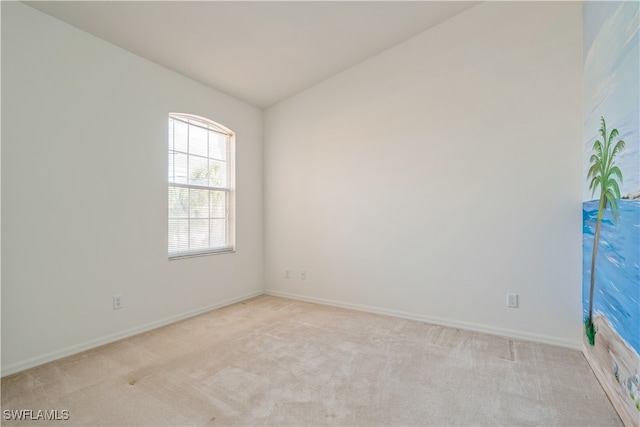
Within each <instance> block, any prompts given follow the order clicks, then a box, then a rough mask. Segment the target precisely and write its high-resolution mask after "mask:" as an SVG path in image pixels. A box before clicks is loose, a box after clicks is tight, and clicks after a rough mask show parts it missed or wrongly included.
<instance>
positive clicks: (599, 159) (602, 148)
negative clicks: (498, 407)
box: [584, 117, 625, 345]
mask: <svg viewBox="0 0 640 427" xmlns="http://www.w3.org/2000/svg"><path fill="white" fill-rule="evenodd" d="M600 136H601V137H602V141H600V140H599V139H598V140H596V142H594V143H593V152H594V154H592V155H591V158H590V159H589V163H591V168H589V172H588V173H587V180H589V179H590V180H591V181H589V189H590V190H591V194H592V195H593V194H595V192H596V190H597V189H598V188H599V189H600V203H599V205H598V217H597V220H596V231H595V235H594V238H593V255H592V256H591V287H590V289H589V317H587V319H586V320H585V322H584V323H585V331H586V334H587V338H588V339H589V344H591V345H594V344H595V337H596V329H595V327H594V325H593V291H594V287H595V273H596V257H597V255H598V244H599V242H600V227H601V224H602V213H603V212H604V210H605V209H606V208H607V206H609V207H610V208H611V212H612V213H613V221H614V223H615V222H617V221H618V217H619V213H618V199H620V184H622V172H621V171H620V168H619V167H618V166H616V165H615V157H616V155H617V154H618V153H620V151H622V150H623V149H624V146H625V143H624V141H623V140H621V139H619V140H618V142H616V143H615V145H614V140H615V139H616V138H617V137H618V130H617V129H613V130H612V131H611V132H610V133H609V134H608V136H607V124H606V122H605V120H604V117H601V118H600Z"/></svg>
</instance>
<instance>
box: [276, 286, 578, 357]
mask: <svg viewBox="0 0 640 427" xmlns="http://www.w3.org/2000/svg"><path fill="white" fill-rule="evenodd" d="M264 293H265V295H273V296H277V297H283V298H290V299H295V300H300V301H307V302H313V303H317V304H324V305H330V306H333V307H341V308H348V309H351V310H358V311H364V312H367V313H374V314H384V315H387V316H393V317H399V318H402V319H409V320H417V321H419V322H425V323H432V324H435V325H440V326H447V327H450V328H458V329H464V330H468V331H474V332H482V333H485V334H489V335H498V336H501V337H507V338H514V339H517V340H523V341H533V342H538V343H542V344H551V345H555V346H560V347H566V348H570V349H572V350H581V349H582V341H580V340H570V339H565V338H559V337H554V336H549V335H541V334H534V333H531V332H524V331H518V330H515V329H507V328H497V327H493V326H489V325H482V324H478V323H471V322H463V321H459V320H453V319H446V318H442V317H435V316H425V315H423V314H415V313H407V312H404V311H397V310H389V309H386V308H380V307H372V306H368V305H361V304H353V303H347V302H342V301H335V300H330V299H325V298H315V297H308V296H304V295H298V294H293V293H289V292H280V291H274V290H265V292H264Z"/></svg>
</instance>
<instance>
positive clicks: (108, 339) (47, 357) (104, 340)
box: [2, 290, 264, 377]
mask: <svg viewBox="0 0 640 427" xmlns="http://www.w3.org/2000/svg"><path fill="white" fill-rule="evenodd" d="M263 294H264V292H263V291H262V290H260V291H256V292H250V293H248V294H244V295H241V296H239V297H235V298H231V299H228V300H225V301H221V302H218V303H214V304H210V305H207V306H205V307H201V308H197V309H195V310H191V311H188V312H185V313H181V314H178V315H175V316H171V317H167V318H164V319H161V320H158V321H155V322H151V323H147V324H145V325H141V326H137V327H134V328H131V329H127V330H124V331H121V332H116V333H115V334H110V335H106V336H103V337H100V338H96V339H93V340H89V341H85V342H83V343H80V344H76V345H72V346H69V347H66V348H62V349H60V350H56V351H52V352H50V353H47V354H43V355H41V356H36V357H31V358H29V359H26V360H21V361H19V362H15V363H11V364H9V365H7V366H2V377H5V376H7V375H11V374H15V373H16V372H20V371H24V370H25V369H29V368H33V367H35V366H39V365H42V364H44V363H48V362H52V361H54V360H57V359H62V358H63V357H67V356H72V355H74V354H77V353H81V352H83V351H87V350H91V349H92V348H96V347H100V346H102V345H105V344H109V343H112V342H114V341H118V340H121V339H124V338H128V337H131V336H133V335H137V334H141V333H143V332H147V331H150V330H152V329H156V328H160V327H162V326H166V325H169V324H171V323H175V322H178V321H180V320H184V319H188V318H189V317H194V316H197V315H199V314H202V313H206V312H207V311H211V310H215V309H217V308H222V307H225V306H228V305H231V304H235V303H238V302H241V301H244V300H247V299H249V298H253V297H257V296H260V295H263Z"/></svg>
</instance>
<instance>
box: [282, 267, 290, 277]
mask: <svg viewBox="0 0 640 427" xmlns="http://www.w3.org/2000/svg"><path fill="white" fill-rule="evenodd" d="M284 278H285V279H291V270H289V269H288V268H287V269H286V270H284Z"/></svg>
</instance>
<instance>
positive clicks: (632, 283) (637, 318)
mask: <svg viewBox="0 0 640 427" xmlns="http://www.w3.org/2000/svg"><path fill="white" fill-rule="evenodd" d="M618 208H619V212H620V218H619V220H618V223H617V224H615V225H614V223H613V215H612V213H611V209H607V210H605V212H604V214H603V217H602V226H601V229H600V245H599V246H598V257H597V260H596V274H595V276H596V283H595V290H594V298H593V309H594V312H596V313H597V312H600V313H603V314H604V315H605V316H606V317H607V319H608V320H609V321H610V322H611V324H612V325H613V327H614V328H615V329H616V331H617V332H618V334H619V335H620V336H621V337H622V338H623V339H624V340H625V341H626V342H627V343H629V344H630V345H631V347H633V348H634V349H635V350H636V352H637V353H638V354H640V265H639V264H640V200H619V201H618ZM597 217H598V200H591V201H588V202H584V203H583V204H582V219H583V221H582V226H583V239H582V249H583V251H582V277H583V279H582V280H583V286H582V302H583V307H584V317H585V318H586V317H587V315H588V313H587V312H588V310H589V286H590V281H591V253H592V251H593V238H594V234H595V229H596V219H597ZM597 339H598V338H597V336H596V340H597Z"/></svg>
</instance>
